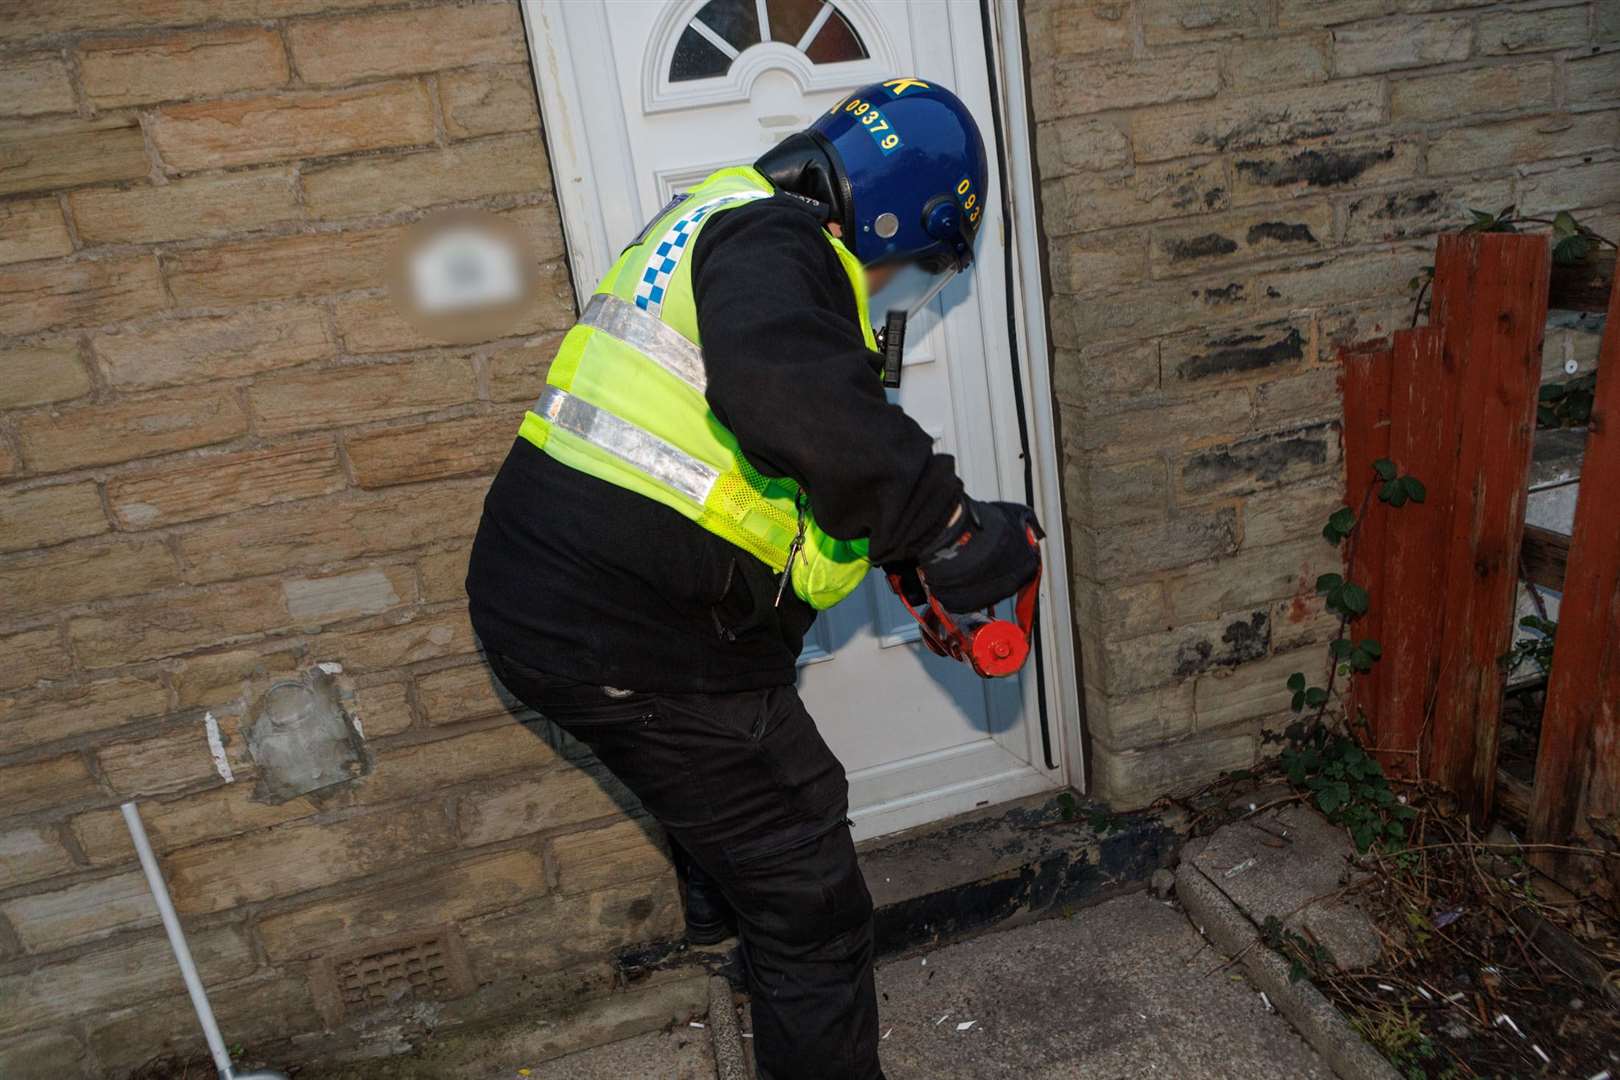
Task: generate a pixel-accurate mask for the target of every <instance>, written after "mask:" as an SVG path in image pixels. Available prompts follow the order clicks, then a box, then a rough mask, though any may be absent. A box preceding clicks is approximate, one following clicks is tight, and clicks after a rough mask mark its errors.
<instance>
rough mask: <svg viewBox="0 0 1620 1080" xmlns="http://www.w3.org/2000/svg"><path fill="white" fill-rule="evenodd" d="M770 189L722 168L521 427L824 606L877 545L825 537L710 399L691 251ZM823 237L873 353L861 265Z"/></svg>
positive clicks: (634, 261)
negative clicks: (786, 574) (712, 227)
mask: <svg viewBox="0 0 1620 1080" xmlns="http://www.w3.org/2000/svg"><path fill="white" fill-rule="evenodd" d="M772 193H773V189H772V187H771V185H770V182H769V181H767V180H766V179H765V178H764V177H763V176H761V175H760V174H759V172H757V171H756V170H754V169H752V168H747V167H741V168H731V169H721V170H720V171H719V172H717V173H714V174H713V175H712V176H710V177H709V178H708V179H706V180H704V181H703V182H702V183H701V184H699V185H698V186H697V187H695V188H693V189H692V190H691V191H690V192H688V193H687V194H686V197H684V198H679V199H677V200H676V201H675V202H673V203H672V204H671V205H670V206H668V207H666V208H665V209H664V211H663V212H662V213H660V215H659V216H658V218H657V219H655V220H654V221H653V222H652V224H651V225H649V226H648V228H647V229H646V230H645V231H644V232H643V233H642V235H641V237H640V238H639V239H638V240H637V241H636V242H635V243H634V244H632V245H631V246H630V247H629V248H627V249H625V251H624V252H623V253H622V254H621V255H620V256H619V258H618V261H617V262H615V263H614V264H613V268H612V269H611V270H609V271H608V273H607V276H606V277H605V278H603V279H602V283H601V284H600V285H599V286H597V289H596V292H595V293H594V294H593V295H592V296H591V299H590V301H589V302H588V303H587V304H586V305H585V310H584V312H583V313H581V315H580V317H579V321H578V322H576V323H575V324H574V326H573V328H572V329H571V330H569V331H568V334H567V335H566V336H565V337H564V338H563V341H562V346H561V347H560V348H559V349H558V351H557V356H556V358H555V359H554V360H553V361H552V364H551V370H550V374H549V375H548V377H547V379H546V387H545V390H544V392H543V393H541V395H540V400H539V401H537V402H536V403H535V406H534V408H533V409H532V410H531V411H529V412H528V413H525V414H524V417H523V425H522V427H520V428H519V429H518V434H519V435H520V436H521V437H522V438H524V439H527V440H528V441H529V442H531V443H533V444H534V445H535V446H537V447H539V448H540V449H541V450H543V451H544V452H545V453H547V454H549V455H551V456H552V457H553V458H555V459H556V460H557V461H560V462H562V463H563V464H565V465H568V466H571V467H572V468H575V469H578V470H580V471H581V472H585V473H589V474H590V475H591V476H594V477H597V478H598V479H601V480H606V481H608V482H609V483H612V484H617V485H618V486H619V487H622V488H627V489H629V490H630V491H634V492H637V493H638V494H641V495H645V496H646V497H647V498H649V499H655V500H657V501H658V502H661V503H663V504H664V505H665V506H668V507H670V508H671V509H674V510H676V511H679V512H680V513H681V514H684V515H685V516H686V517H687V518H689V519H691V520H692V521H693V522H695V523H697V524H698V525H700V526H702V527H703V528H705V529H707V530H709V531H710V532H712V533H714V534H715V535H716V536H719V537H722V538H724V539H726V540H728V541H730V542H731V543H733V544H735V545H737V546H738V547H740V548H742V549H743V550H744V551H747V552H748V553H750V554H751V555H754V556H755V557H757V558H758V559H759V560H760V561H761V562H763V563H765V564H766V565H767V566H769V567H770V568H771V569H772V570H773V571H775V572H777V573H779V574H780V573H781V572H782V571H783V570H784V569H785V568H786V567H787V566H788V565H789V563H790V562H791V564H792V574H791V580H792V583H793V591H794V592H795V593H797V594H798V595H799V596H800V597H801V598H802V599H803V600H804V601H805V602H806V603H808V604H810V606H812V607H814V608H817V609H823V608H829V607H831V606H832V605H834V604H836V603H837V602H838V601H840V600H842V599H843V598H844V597H846V596H848V595H849V594H850V593H852V592H854V591H855V588H856V587H857V586H858V585H860V583H861V581H862V580H863V579H864V578H865V577H866V572H867V570H868V569H869V567H870V565H871V564H870V563H869V562H868V561H867V558H866V554H867V542H866V541H865V540H864V539H857V540H837V539H834V538H833V537H831V536H828V535H827V534H826V533H824V532H822V531H821V529H820V528H818V527H817V525H816V523H815V519H814V518H813V517H812V515H811V513H810V510H809V507H808V505H807V500H806V499H805V498H804V497H803V493H802V492H800V490H799V486H798V484H797V483H795V482H794V481H793V480H790V479H787V478H785V477H768V476H764V475H761V474H760V473H759V471H758V470H756V469H755V468H754V467H753V466H752V465H751V464H749V462H748V460H747V458H745V457H744V456H743V453H742V451H741V449H740V448H739V446H738V444H737V439H736V436H734V435H732V433H731V432H730V431H728V430H726V428H725V427H724V426H722V425H721V424H720V422H719V420H717V419H716V418H715V415H714V413H713V412H712V411H710V409H709V404H708V402H707V400H706V399H705V398H704V387H705V375H704V368H703V352H702V347H701V342H700V341H699V338H698V325H697V307H696V305H695V303H694V302H693V297H692V262H691V259H690V258H689V257H688V256H690V254H691V251H692V248H693V247H695V246H696V238H697V234H698V232H699V230H701V229H702V227H703V225H704V223H705V222H708V221H712V220H713V219H714V217H715V216H716V215H717V214H721V213H724V212H725V211H727V210H731V209H734V208H736V207H738V206H742V205H745V204H746V203H748V202H751V201H752V200H754V199H760V198H765V197H768V196H769V195H771V194H772ZM825 235H826V237H827V242H828V243H829V244H831V245H832V248H833V250H834V251H835V252H837V254H838V259H839V262H840V263H841V264H842V266H843V268H844V271H845V273H846V274H847V275H848V276H849V281H850V287H851V288H853V289H854V290H855V304H856V308H857V321H858V323H859V325H860V327H861V331H862V333H863V335H864V336H865V340H866V346H867V348H869V349H874V350H875V349H876V347H877V345H876V341H875V339H874V337H873V334H872V329H871V324H870V322H869V320H868V316H867V296H866V276H865V274H864V272H863V270H862V268H861V264H860V262H859V261H858V260H857V259H856V258H855V256H854V255H853V254H851V253H850V251H849V250H848V249H847V248H845V247H844V245H843V244H842V243H840V242H839V241H838V239H837V238H836V237H834V236H832V235H831V234H825ZM649 542H651V541H649Z"/></svg>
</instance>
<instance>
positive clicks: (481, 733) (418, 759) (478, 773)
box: [322, 722, 557, 806]
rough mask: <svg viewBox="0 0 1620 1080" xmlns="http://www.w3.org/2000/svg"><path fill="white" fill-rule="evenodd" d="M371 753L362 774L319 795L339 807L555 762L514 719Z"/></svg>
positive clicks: (415, 795)
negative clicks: (368, 769) (367, 768)
mask: <svg viewBox="0 0 1620 1080" xmlns="http://www.w3.org/2000/svg"><path fill="white" fill-rule="evenodd" d="M373 754H374V757H375V761H374V763H373V766H372V770H371V772H370V773H369V774H368V775H366V776H365V777H363V778H362V779H360V780H359V781H357V782H355V783H353V784H350V785H348V786H346V787H344V788H340V789H336V790H333V791H331V792H329V793H326V794H324V795H323V796H322V797H323V798H324V799H325V800H326V801H327V802H329V803H332V804H334V805H344V806H373V805H376V804H378V803H384V802H388V801H390V800H394V799H408V800H409V799H421V798H422V797H423V796H425V795H426V794H427V793H429V792H434V791H440V790H444V789H447V788H453V787H456V786H457V785H461V784H468V783H473V782H480V783H481V782H484V781H487V780H490V779H492V778H495V777H502V776H507V775H510V774H513V773H524V774H531V773H539V772H542V771H544V770H546V769H549V768H551V767H552V766H553V765H554V764H556V762H557V754H556V751H554V750H552V748H551V747H550V745H548V744H547V742H546V741H545V739H544V738H543V737H542V733H541V732H539V731H536V730H533V729H531V728H529V727H527V726H526V725H524V724H520V723H516V722H512V723H502V724H498V725H496V726H494V727H487V728H483V729H480V730H478V731H470V732H467V733H465V734H461V735H454V736H452V737H450V738H448V739H439V740H437V741H436V742H424V743H412V744H411V745H409V746H397V745H396V746H389V747H385V748H382V749H376V748H373ZM424 801H425V800H424Z"/></svg>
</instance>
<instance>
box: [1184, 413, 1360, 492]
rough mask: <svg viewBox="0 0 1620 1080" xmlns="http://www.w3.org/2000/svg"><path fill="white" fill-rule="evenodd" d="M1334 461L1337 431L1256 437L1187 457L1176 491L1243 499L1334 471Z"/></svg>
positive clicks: (1336, 464)
mask: <svg viewBox="0 0 1620 1080" xmlns="http://www.w3.org/2000/svg"><path fill="white" fill-rule="evenodd" d="M1340 460H1341V455H1340V449H1339V432H1338V429H1337V428H1335V427H1333V426H1330V425H1325V424H1323V425H1318V426H1315V427H1307V428H1297V429H1295V430H1292V431H1283V432H1278V433H1276V434H1269V435H1258V436H1255V437H1254V438H1250V439H1243V440H1240V441H1238V442H1233V443H1227V444H1225V445H1223V446H1211V447H1208V448H1207V449H1203V450H1194V451H1192V452H1191V453H1189V454H1187V455H1186V456H1185V457H1184V458H1183V459H1182V461H1181V471H1180V476H1181V484H1180V491H1181V493H1182V494H1183V495H1185V496H1187V497H1189V498H1197V499H1208V498H1214V497H1216V496H1227V495H1248V494H1252V493H1253V492H1256V491H1262V490H1264V489H1266V488H1269V487H1278V486H1281V485H1285V484H1293V483H1297V482H1298V481H1301V480H1309V479H1311V478H1312V477H1316V476H1322V475H1324V474H1326V473H1329V472H1334V471H1336V470H1337V469H1338V468H1339V462H1340Z"/></svg>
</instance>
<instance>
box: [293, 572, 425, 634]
mask: <svg viewBox="0 0 1620 1080" xmlns="http://www.w3.org/2000/svg"><path fill="white" fill-rule="evenodd" d="M282 592H283V594H284V595H285V598H286V603H287V614H288V616H290V617H291V618H292V620H293V622H294V623H295V624H297V625H299V626H303V627H311V628H314V627H320V626H325V625H326V624H328V623H334V622H341V621H342V620H344V619H356V618H359V617H361V616H363V615H380V614H381V613H383V612H385V611H391V610H392V609H394V608H396V607H399V606H401V605H403V604H410V603H414V602H415V600H416V570H415V568H414V567H411V566H409V565H406V566H368V567H365V568H363V569H359V570H348V571H344V572H342V573H337V574H325V575H321V576H319V577H292V578H287V579H285V580H284V581H283V582H282Z"/></svg>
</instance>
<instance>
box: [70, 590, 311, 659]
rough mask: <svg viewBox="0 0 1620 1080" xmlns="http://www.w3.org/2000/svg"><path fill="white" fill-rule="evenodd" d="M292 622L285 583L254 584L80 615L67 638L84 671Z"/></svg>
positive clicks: (208, 644) (216, 642)
mask: <svg viewBox="0 0 1620 1080" xmlns="http://www.w3.org/2000/svg"><path fill="white" fill-rule="evenodd" d="M287 621H288V616H287V610H286V606H285V601H284V599H283V597H282V592H281V585H280V583H279V582H275V581H254V582H247V583H231V584H226V585H218V586H214V587H212V588H209V589H206V590H201V589H199V590H193V591H191V592H187V593H183V594H180V595H177V596H166V597H154V598H152V599H150V600H149V601H147V602H146V603H143V604H140V605H139V606H136V607H133V608H125V609H122V610H119V611H110V612H107V613H105V614H92V615H81V616H77V617H75V618H73V619H72V620H70V621H69V623H68V636H69V638H70V639H71V640H72V642H73V649H74V651H75V652H76V653H77V654H78V656H79V658H80V660H81V661H83V663H84V664H85V666H87V667H108V666H111V665H113V664H127V663H132V662H134V661H137V660H156V659H158V658H160V657H165V656H173V655H175V654H176V653H182V652H189V651H191V650H194V649H200V648H204V647H211V646H216V645H220V644H225V643H228V642H230V641H231V640H232V639H237V638H243V637H247V636H249V635H252V634H258V633H263V632H264V631H266V630H271V629H275V628H277V627H281V626H285V625H286V624H287Z"/></svg>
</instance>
